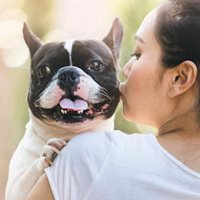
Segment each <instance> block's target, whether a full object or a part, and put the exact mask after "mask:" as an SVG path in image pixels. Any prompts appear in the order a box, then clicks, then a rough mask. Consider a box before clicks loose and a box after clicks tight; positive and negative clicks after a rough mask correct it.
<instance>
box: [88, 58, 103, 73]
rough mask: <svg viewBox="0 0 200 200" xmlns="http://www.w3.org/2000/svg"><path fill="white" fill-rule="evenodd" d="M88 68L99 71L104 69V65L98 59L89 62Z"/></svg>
mask: <svg viewBox="0 0 200 200" xmlns="http://www.w3.org/2000/svg"><path fill="white" fill-rule="evenodd" d="M88 69H89V70H91V71H95V72H101V71H103V69H104V65H103V64H102V63H101V62H100V61H93V62H91V63H90V65H89V67H88Z"/></svg>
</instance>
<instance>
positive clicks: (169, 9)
mask: <svg viewBox="0 0 200 200" xmlns="http://www.w3.org/2000/svg"><path fill="white" fill-rule="evenodd" d="M155 35H156V39H157V40H158V42H159V44H160V45H161V49H162V58H161V61H162V63H163V64H164V66H165V67H167V68H172V67H175V66H177V65H178V64H180V63H181V62H183V61H185V60H190V61H193V62H194V63H195V64H196V65H197V67H198V68H199V69H198V71H199V70H200V0H168V1H167V2H166V3H165V4H164V5H162V6H161V7H160V10H159V13H158V17H157V24H156V27H155Z"/></svg>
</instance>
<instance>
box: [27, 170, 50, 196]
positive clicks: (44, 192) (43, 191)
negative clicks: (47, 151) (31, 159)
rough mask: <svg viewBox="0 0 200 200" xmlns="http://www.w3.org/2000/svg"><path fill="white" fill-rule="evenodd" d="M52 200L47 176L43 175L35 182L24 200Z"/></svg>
mask: <svg viewBox="0 0 200 200" xmlns="http://www.w3.org/2000/svg"><path fill="white" fill-rule="evenodd" d="M44 199H45V200H54V197H53V194H52V191H51V188H50V185H49V181H48V178H47V175H46V174H45V173H44V174H43V175H42V176H41V177H40V179H39V180H38V181H37V183H36V184H35V186H34V187H33V189H32V190H31V192H30V193H29V194H28V197H27V199H26V200H44Z"/></svg>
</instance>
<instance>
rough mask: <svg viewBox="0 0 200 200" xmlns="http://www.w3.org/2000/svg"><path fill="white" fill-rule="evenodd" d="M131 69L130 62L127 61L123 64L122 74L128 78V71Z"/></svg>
mask: <svg viewBox="0 0 200 200" xmlns="http://www.w3.org/2000/svg"><path fill="white" fill-rule="evenodd" d="M130 71H131V65H130V63H127V64H126V65H125V66H124V69H123V71H122V74H123V75H124V77H125V78H128V75H129V72H130Z"/></svg>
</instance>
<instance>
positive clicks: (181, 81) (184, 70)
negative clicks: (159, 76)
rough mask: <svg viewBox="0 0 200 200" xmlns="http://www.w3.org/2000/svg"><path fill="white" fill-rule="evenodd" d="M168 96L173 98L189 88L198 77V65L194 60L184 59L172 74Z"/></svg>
mask: <svg viewBox="0 0 200 200" xmlns="http://www.w3.org/2000/svg"><path fill="white" fill-rule="evenodd" d="M170 75H171V77H170V82H169V88H168V96H169V97H171V98H173V97H176V96H178V95H180V94H183V93H184V92H186V91H187V90H189V89H190V88H191V87H192V86H193V85H194V83H195V81H196V79H197V66H196V64H195V63H194V62H192V61H184V62H182V63H181V64H179V65H178V66H177V67H176V68H174V70H172V73H171V74H170Z"/></svg>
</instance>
